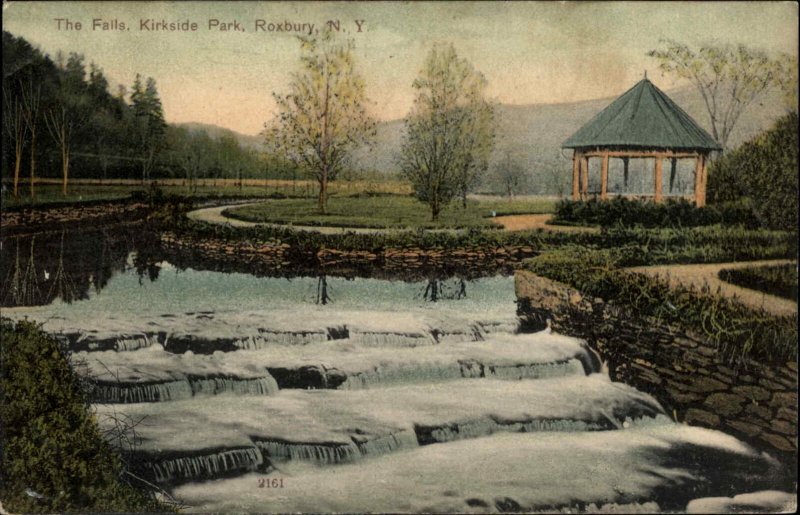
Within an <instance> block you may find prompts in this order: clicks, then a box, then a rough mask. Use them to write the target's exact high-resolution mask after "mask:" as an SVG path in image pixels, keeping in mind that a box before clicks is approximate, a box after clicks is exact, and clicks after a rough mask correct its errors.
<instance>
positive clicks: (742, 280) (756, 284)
mask: <svg viewBox="0 0 800 515" xmlns="http://www.w3.org/2000/svg"><path fill="white" fill-rule="evenodd" d="M719 278H720V279H722V280H723V281H725V282H728V283H731V284H735V285H737V286H742V287H744V288H750V289H753V290H758V291H760V292H764V293H768V294H770V295H777V296H779V297H784V298H786V299H791V300H794V301H797V283H798V281H797V265H772V266H759V267H747V268H728V269H723V270H720V271H719Z"/></svg>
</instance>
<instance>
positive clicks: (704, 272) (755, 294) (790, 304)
mask: <svg viewBox="0 0 800 515" xmlns="http://www.w3.org/2000/svg"><path fill="white" fill-rule="evenodd" d="M783 264H795V265H796V264H797V261H792V260H788V259H775V260H767V261H744V262H737V263H712V264H702V265H669V266H663V265H662V266H640V267H634V268H629V269H628V270H631V271H633V272H641V273H644V274H647V275H650V276H653V277H662V278H666V279H667V280H668V281H669V282H670V284H673V285H676V284H682V285H684V286H694V287H696V288H701V287H703V285H706V284H707V285H708V286H709V287H710V288H711V291H712V292H717V291H719V293H720V294H722V295H724V296H726V297H731V298H734V297H735V298H736V299H738V300H739V301H741V302H742V303H743V304H746V305H748V306H750V307H753V308H764V309H765V310H766V311H769V312H770V313H773V314H775V315H793V316H794V315H797V303H796V302H794V301H792V300H789V299H784V298H782V297H776V296H775V295H768V294H766V293H762V292H760V291H756V290H751V289H749V288H742V287H740V286H736V285H733V284H730V283H727V282H725V281H722V280H721V279H720V278H719V271H720V270H722V269H723V268H745V267H749V266H759V265H783Z"/></svg>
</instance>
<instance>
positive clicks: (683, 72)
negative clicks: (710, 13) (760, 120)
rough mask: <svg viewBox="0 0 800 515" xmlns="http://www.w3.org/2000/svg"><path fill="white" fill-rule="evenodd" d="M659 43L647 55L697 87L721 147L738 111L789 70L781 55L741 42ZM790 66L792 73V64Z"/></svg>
mask: <svg viewBox="0 0 800 515" xmlns="http://www.w3.org/2000/svg"><path fill="white" fill-rule="evenodd" d="M662 44H663V45H664V47H663V48H660V49H656V50H651V51H650V52H648V54H647V55H649V56H650V57H654V58H656V60H657V61H658V63H659V68H660V69H661V70H663V71H665V72H668V73H672V74H674V75H676V76H677V77H680V78H683V79H688V80H689V81H690V82H691V83H692V84H693V85H694V86H695V87H696V88H697V90H698V91H699V92H700V94H701V96H702V97H703V101H704V102H705V105H706V109H707V111H708V116H709V119H710V121H711V134H712V136H714V139H715V140H717V141H718V142H719V143H720V145H722V147H723V148H727V143H728V138H729V137H730V134H731V132H732V131H733V128H734V127H735V126H736V122H737V121H738V120H739V117H740V116H741V114H742V113H743V112H744V111H745V110H746V109H747V108H748V107H749V106H750V105H752V104H753V103H754V102H755V101H756V100H758V98H759V97H760V96H761V95H762V93H764V92H765V91H767V90H768V89H770V88H772V87H776V86H780V85H781V84H782V83H785V82H786V79H784V78H783V77H785V75H786V73H791V72H790V68H791V66H787V65H786V59H785V57H771V56H769V55H768V54H767V53H765V52H762V51H760V50H755V49H752V48H748V47H746V46H745V45H738V46H735V47H733V46H715V45H706V46H702V47H700V48H699V49H698V50H694V49H692V48H690V47H689V46H687V45H684V44H683V43H679V42H677V41H674V40H663V41H662ZM794 69H795V72H794V73H795V76H796V73H797V72H796V64H794ZM785 87H788V86H786V85H785ZM794 87H795V88H796V85H795V86H794Z"/></svg>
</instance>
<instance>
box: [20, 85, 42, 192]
mask: <svg viewBox="0 0 800 515" xmlns="http://www.w3.org/2000/svg"><path fill="white" fill-rule="evenodd" d="M20 89H21V90H22V117H23V118H24V120H25V127H26V129H27V131H28V134H30V138H31V139H30V141H31V160H30V161H31V162H30V181H31V183H30V191H31V198H35V197H36V189H35V188H36V186H35V184H36V131H37V129H38V128H39V110H40V107H41V101H42V87H41V85H37V86H34V85H33V81H30V82H29V83H28V85H27V87H23V88H20Z"/></svg>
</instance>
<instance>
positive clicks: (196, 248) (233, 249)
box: [161, 232, 538, 271]
mask: <svg viewBox="0 0 800 515" xmlns="http://www.w3.org/2000/svg"><path fill="white" fill-rule="evenodd" d="M161 242H162V244H164V245H165V246H167V247H168V248H172V249H184V250H187V251H191V252H192V253H193V254H194V255H195V256H198V257H200V256H202V257H205V258H208V259H220V258H224V257H227V258H228V259H230V258H231V257H233V256H235V257H236V258H237V260H239V261H242V262H245V263H253V264H254V263H257V264H259V265H262V266H274V267H286V266H290V265H292V264H293V262H296V261H298V260H302V261H313V262H314V264H315V265H317V266H320V267H330V268H334V267H337V266H343V265H348V266H357V265H362V266H369V267H380V268H383V269H386V270H397V271H402V270H409V269H417V268H430V269H437V268H460V269H469V268H475V269H496V268H498V267H504V266H509V265H511V264H513V263H518V262H519V261H521V260H523V259H526V258H530V257H534V256H536V255H537V254H538V252H537V251H536V250H535V249H534V248H533V247H530V246H500V247H497V248H488V249H487V248H484V247H475V248H456V249H422V248H403V249H391V248H390V249H383V250H379V251H369V250H336V249H320V250H316V251H311V252H308V253H307V255H306V254H302V255H300V254H298V252H301V251H299V250H298V249H294V248H292V246H290V245H288V244H285V243H263V244H262V243H250V242H247V241H238V242H228V241H225V240H220V239H213V238H190V237H183V236H181V235H177V234H175V233H171V232H165V233H163V234H162V236H161Z"/></svg>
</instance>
